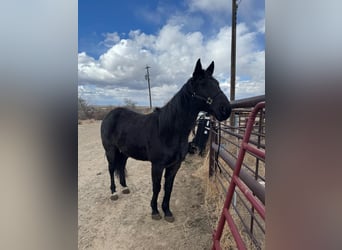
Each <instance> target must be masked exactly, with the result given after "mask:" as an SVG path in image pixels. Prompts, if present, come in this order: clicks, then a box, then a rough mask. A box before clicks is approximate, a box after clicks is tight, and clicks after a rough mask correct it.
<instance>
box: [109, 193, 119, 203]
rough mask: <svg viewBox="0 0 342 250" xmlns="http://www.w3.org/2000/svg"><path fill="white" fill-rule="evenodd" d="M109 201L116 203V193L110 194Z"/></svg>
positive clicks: (117, 197) (117, 196)
mask: <svg viewBox="0 0 342 250" xmlns="http://www.w3.org/2000/svg"><path fill="white" fill-rule="evenodd" d="M110 199H111V200H112V201H116V200H117V199H119V195H118V193H117V192H115V193H112V195H111V196H110Z"/></svg>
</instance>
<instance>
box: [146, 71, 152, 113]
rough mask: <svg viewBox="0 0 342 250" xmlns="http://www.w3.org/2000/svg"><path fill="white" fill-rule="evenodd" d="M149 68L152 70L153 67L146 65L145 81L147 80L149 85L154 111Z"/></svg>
mask: <svg viewBox="0 0 342 250" xmlns="http://www.w3.org/2000/svg"><path fill="white" fill-rule="evenodd" d="M149 68H151V67H150V66H148V65H146V67H145V69H146V75H145V79H146V80H147V84H148V93H149V96H150V109H152V99H151V84H150V72H149V71H148V69H149Z"/></svg>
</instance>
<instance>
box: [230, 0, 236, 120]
mask: <svg viewBox="0 0 342 250" xmlns="http://www.w3.org/2000/svg"><path fill="white" fill-rule="evenodd" d="M237 8H238V5H237V0H232V41H231V57H230V59H231V61H230V101H234V100H235V74H236V15H237V14H236V13H237ZM234 116H235V114H234V112H232V114H231V116H230V125H231V126H234V125H235V117H234Z"/></svg>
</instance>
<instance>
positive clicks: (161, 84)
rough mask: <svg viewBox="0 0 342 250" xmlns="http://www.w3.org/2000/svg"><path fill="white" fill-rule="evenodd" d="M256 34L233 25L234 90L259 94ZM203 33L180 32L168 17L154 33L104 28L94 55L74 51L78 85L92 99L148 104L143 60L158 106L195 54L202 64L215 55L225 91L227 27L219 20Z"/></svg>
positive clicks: (172, 90)
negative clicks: (210, 32)
mask: <svg viewBox="0 0 342 250" xmlns="http://www.w3.org/2000/svg"><path fill="white" fill-rule="evenodd" d="M202 2H203V3H204V2H205V1H202ZM256 35H257V32H253V31H251V30H249V28H248V27H247V26H246V25H245V24H243V23H241V24H239V25H238V26H237V76H241V77H242V78H241V79H244V80H243V81H241V83H240V82H239V78H237V85H236V93H237V96H238V94H239V93H241V96H243V95H247V96H251V95H257V94H262V93H263V91H264V88H265V87H264V81H265V80H264V71H265V70H264V69H265V65H264V64H265V63H264V57H265V53H264V51H258V50H257V49H256V48H257V46H256ZM204 37H205V35H204V34H202V33H201V32H198V31H196V32H184V31H183V30H182V25H181V24H180V23H177V22H174V23H172V22H171V23H170V22H169V23H168V24H166V25H165V26H163V27H162V28H161V30H160V31H159V32H158V34H156V35H149V34H145V33H143V32H141V31H139V30H135V31H131V32H130V33H129V36H128V38H126V39H121V38H120V37H119V36H118V34H116V33H108V34H107V36H106V39H107V42H112V43H113V45H112V46H111V47H110V48H109V49H108V50H107V51H106V52H105V53H104V54H102V55H101V56H100V57H99V59H97V60H96V59H94V58H92V57H90V56H89V55H87V54H86V53H85V52H82V53H79V55H78V71H79V86H80V87H79V91H80V92H82V93H83V95H85V98H86V99H87V100H88V101H89V102H92V103H98V102H99V101H100V100H101V98H103V100H108V101H109V100H110V99H112V100H113V102H116V103H117V104H120V103H123V100H124V98H129V99H131V100H133V101H134V102H136V103H138V105H148V98H147V97H146V94H147V93H148V92H147V83H146V80H145V77H144V75H145V73H146V71H145V67H146V65H149V66H150V67H151V69H150V78H151V85H152V99H153V100H152V102H153V104H154V105H159V106H160V105H163V104H164V103H166V102H167V101H168V100H169V99H170V98H171V97H172V95H174V94H175V93H176V91H177V90H178V89H179V88H180V87H181V86H182V85H183V84H184V83H185V82H186V81H187V80H188V78H189V77H191V74H192V71H193V69H194V66H195V62H196V60H197V59H198V58H201V61H202V65H203V67H207V66H208V65H209V64H210V62H211V61H212V60H213V61H215V72H214V76H215V77H216V78H217V79H218V80H219V81H220V82H221V86H222V87H223V88H225V89H226V91H227V92H225V93H226V94H227V95H228V96H229V83H228V82H229V77H230V42H231V28H230V27H228V26H224V27H222V28H221V29H220V30H219V31H218V32H217V33H216V34H215V35H214V36H212V37H206V39H205V38H204ZM106 39H105V41H106ZM246 79H247V80H246ZM89 84H92V86H91V87H90V85H89Z"/></svg>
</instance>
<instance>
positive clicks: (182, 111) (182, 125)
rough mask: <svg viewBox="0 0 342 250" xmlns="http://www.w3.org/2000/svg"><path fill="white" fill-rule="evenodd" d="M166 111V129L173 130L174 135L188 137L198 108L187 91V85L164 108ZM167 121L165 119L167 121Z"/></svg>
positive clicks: (163, 110)
mask: <svg viewBox="0 0 342 250" xmlns="http://www.w3.org/2000/svg"><path fill="white" fill-rule="evenodd" d="M161 112H165V113H164V114H163V115H164V118H165V117H166V116H167V119H166V120H165V119H164V124H161V125H162V126H164V127H163V128H162V130H163V129H165V130H166V131H169V132H173V133H174V135H179V136H182V137H186V138H187V137H188V136H189V133H190V131H191V129H192V127H193V125H194V123H195V121H196V118H197V115H198V112H199V111H198V110H196V108H195V107H193V105H191V96H190V95H189V94H188V93H187V92H186V89H185V86H183V88H182V89H181V90H180V91H179V92H178V93H177V94H176V95H175V96H174V97H173V98H172V99H171V101H170V102H169V103H168V104H166V105H165V106H164V108H162V110H161ZM167 120H168V122H166V123H165V121H167Z"/></svg>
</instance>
